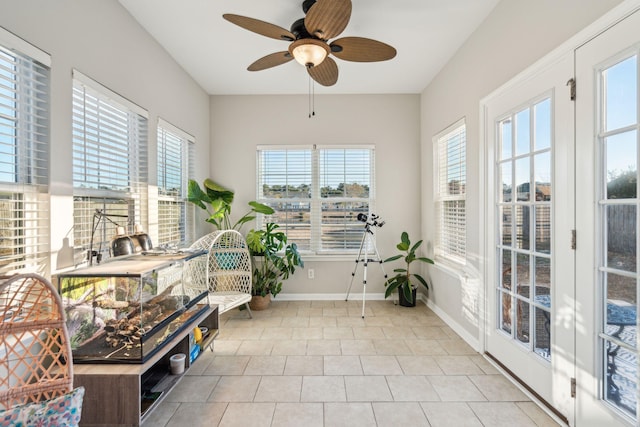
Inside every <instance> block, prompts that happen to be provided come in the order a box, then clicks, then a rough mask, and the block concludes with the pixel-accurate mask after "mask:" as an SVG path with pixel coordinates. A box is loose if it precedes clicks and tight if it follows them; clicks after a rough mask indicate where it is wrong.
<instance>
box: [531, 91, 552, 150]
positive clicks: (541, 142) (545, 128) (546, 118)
mask: <svg viewBox="0 0 640 427" xmlns="http://www.w3.org/2000/svg"><path fill="white" fill-rule="evenodd" d="M533 113H534V114H535V132H536V133H535V150H536V151H539V150H543V149H545V148H549V147H551V99H550V98H547V99H545V100H543V101H540V102H538V103H537V104H536V105H535V106H534V107H533Z"/></svg>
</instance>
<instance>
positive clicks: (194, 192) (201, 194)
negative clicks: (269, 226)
mask: <svg viewBox="0 0 640 427" xmlns="http://www.w3.org/2000/svg"><path fill="white" fill-rule="evenodd" d="M203 188H204V189H203ZM203 188H201V187H200V185H199V184H198V183H197V182H196V181H194V180H192V179H190V180H189V188H188V193H187V200H189V202H191V203H193V204H194V205H196V206H198V207H199V208H201V209H204V210H205V211H207V213H208V214H209V218H207V219H206V221H207V222H209V223H211V224H213V225H214V226H215V227H216V228H217V229H218V230H237V231H240V229H241V228H242V226H243V225H244V224H245V223H247V222H249V221H251V220H253V219H255V217H256V215H255V214H256V213H261V214H265V215H271V214H273V212H274V210H273V209H272V208H271V207H270V206H267V205H263V204H262V203H258V202H255V201H251V202H249V207H250V209H249V212H247V213H245V214H244V215H243V216H241V217H240V219H238V220H237V221H236V222H235V223H233V224H232V223H231V204H232V203H233V197H234V195H235V193H234V191H233V190H229V189H228V188H225V187H223V186H222V185H220V184H218V183H216V182H214V181H213V180H211V179H209V178H207V179H205V180H204V182H203Z"/></svg>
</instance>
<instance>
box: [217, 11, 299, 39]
mask: <svg viewBox="0 0 640 427" xmlns="http://www.w3.org/2000/svg"><path fill="white" fill-rule="evenodd" d="M222 17H223V18H224V19H226V20H227V21H229V22H231V23H232V24H236V25H237V26H239V27H242V28H244V29H245V30H249V31H253V32H254V33H258V34H260V35H263V36H266V37H271V38H272V39H276V40H286V41H293V40H295V39H296V38H295V36H294V35H293V34H291V31H289V30H285V29H284V28H282V27H279V26H277V25H274V24H270V23H268V22H264V21H261V20H259V19H254V18H248V17H246V16H240V15H234V14H232V13H225V14H224V15H222Z"/></svg>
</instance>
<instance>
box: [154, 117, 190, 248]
mask: <svg viewBox="0 0 640 427" xmlns="http://www.w3.org/2000/svg"><path fill="white" fill-rule="evenodd" d="M167 136H170V137H171V138H172V139H173V142H178V143H179V144H180V148H179V151H180V159H179V161H180V166H179V168H180V171H179V176H180V189H179V190H178V191H177V192H174V193H172V192H169V191H167V189H166V188H164V183H165V182H166V180H167V176H166V175H167V170H166V168H165V165H164V162H165V161H164V159H165V158H166V157H167V138H166V137H167ZM163 138H164V139H163ZM174 148H175V147H174ZM194 151H195V138H194V137H193V136H192V135H190V134H188V133H187V132H185V131H183V130H182V129H180V128H178V127H176V126H174V125H172V124H171V123H169V122H167V121H166V120H163V119H161V118H158V125H157V160H158V164H157V166H158V170H157V179H158V181H157V187H158V203H157V220H158V237H157V243H156V245H167V244H169V245H179V246H180V245H186V244H187V243H188V242H192V241H193V240H194V236H195V230H194V226H195V224H194V209H193V204H191V203H188V201H187V191H188V190H187V188H188V184H189V179H192V178H193V176H194V170H193V169H194ZM174 160H177V159H174ZM162 204H168V205H174V206H176V207H178V209H179V211H180V214H179V218H178V220H177V223H178V229H177V230H174V233H176V232H177V233H179V234H180V239H179V240H176V239H170V240H166V239H164V238H163V237H164V234H163V233H164V232H163V231H162V230H163V225H165V223H164V222H163V216H162V215H161V211H162V209H161V205H162Z"/></svg>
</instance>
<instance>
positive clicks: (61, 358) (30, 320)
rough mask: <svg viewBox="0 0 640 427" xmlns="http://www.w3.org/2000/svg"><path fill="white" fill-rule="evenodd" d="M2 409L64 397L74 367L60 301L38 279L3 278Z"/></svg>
mask: <svg viewBox="0 0 640 427" xmlns="http://www.w3.org/2000/svg"><path fill="white" fill-rule="evenodd" d="M0 316H2V317H1V323H0V344H1V346H2V347H0V409H10V408H12V407H14V406H16V405H24V404H27V403H32V402H40V401H44V400H49V399H53V398H57V397H60V396H63V395H65V394H66V393H68V392H71V390H72V387H73V363H72V358H71V346H70V343H69V335H68V332H67V327H66V326H65V322H64V311H63V308H62V302H61V300H60V297H59V296H58V293H57V291H56V290H55V288H54V287H53V286H52V285H51V283H49V281H48V280H46V279H45V278H43V277H40V276H38V275H36V274H21V275H15V276H10V277H6V276H0Z"/></svg>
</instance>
